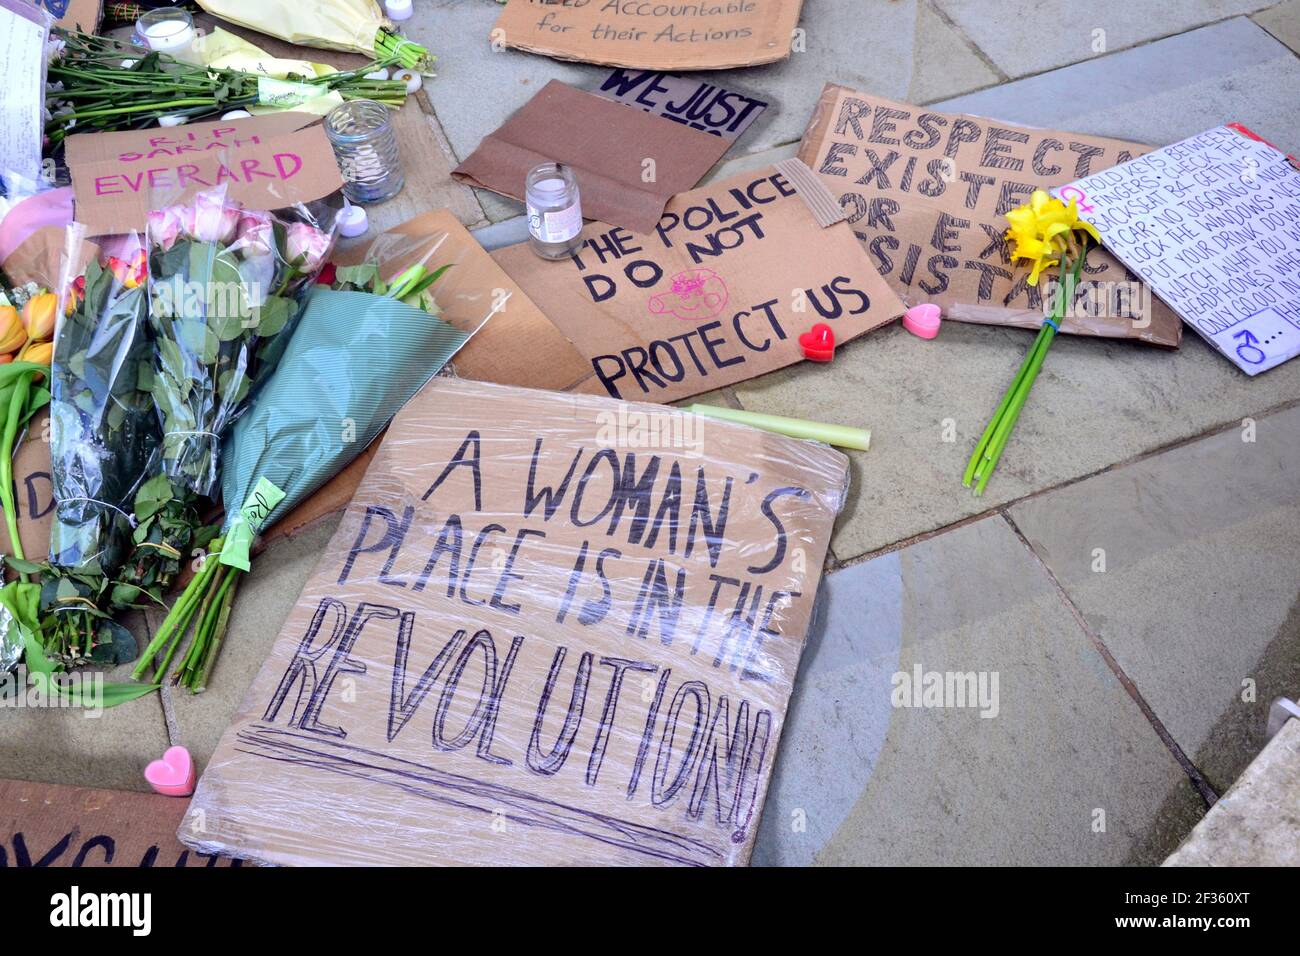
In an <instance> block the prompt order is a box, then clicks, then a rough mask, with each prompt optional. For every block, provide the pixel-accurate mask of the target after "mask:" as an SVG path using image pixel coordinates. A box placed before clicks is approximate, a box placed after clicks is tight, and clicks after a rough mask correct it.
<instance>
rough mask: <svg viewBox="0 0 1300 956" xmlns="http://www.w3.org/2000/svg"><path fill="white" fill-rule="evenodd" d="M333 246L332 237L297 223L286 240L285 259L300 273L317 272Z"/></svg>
mask: <svg viewBox="0 0 1300 956" xmlns="http://www.w3.org/2000/svg"><path fill="white" fill-rule="evenodd" d="M331 245H332V239H331V237H330V236H329V235H328V234H327V233H324V232H321V231H320V230H319V229H316V228H313V227H312V226H309V225H307V224H306V223H305V222H295V223H294V224H293V225H291V226H290V227H289V231H288V236H287V238H286V239H285V258H286V259H288V260H289V264H290V265H292V266H294V268H296V269H297V270H298V271H299V272H315V271H316V270H317V269H318V268H320V265H321V263H322V262H324V261H325V256H327V255H328V254H329V251H330V246H331Z"/></svg>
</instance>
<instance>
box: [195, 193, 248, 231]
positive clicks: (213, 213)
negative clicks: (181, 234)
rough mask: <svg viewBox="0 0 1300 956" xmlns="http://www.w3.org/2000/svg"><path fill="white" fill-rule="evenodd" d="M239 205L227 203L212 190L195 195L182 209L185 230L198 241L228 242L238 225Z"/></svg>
mask: <svg viewBox="0 0 1300 956" xmlns="http://www.w3.org/2000/svg"><path fill="white" fill-rule="evenodd" d="M239 211H240V210H239V207H238V206H233V205H230V204H228V203H227V202H226V201H225V197H223V196H221V195H218V194H214V193H212V192H201V193H199V194H198V195H196V196H195V197H194V199H193V201H192V202H191V204H190V206H189V207H188V208H187V209H186V210H185V211H184V213H183V219H182V224H183V225H184V226H185V231H186V232H188V233H189V234H190V235H191V236H193V237H194V238H195V239H197V240H198V241H199V242H222V243H225V242H229V241H230V240H231V239H232V238H234V235H235V228H236V227H237V226H238V225H239Z"/></svg>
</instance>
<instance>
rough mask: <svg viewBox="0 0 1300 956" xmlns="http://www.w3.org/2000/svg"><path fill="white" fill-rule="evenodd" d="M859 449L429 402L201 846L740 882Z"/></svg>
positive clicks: (292, 647) (283, 643)
mask: <svg viewBox="0 0 1300 956" xmlns="http://www.w3.org/2000/svg"><path fill="white" fill-rule="evenodd" d="M847 482H848V461H847V459H846V458H845V457H844V455H843V454H841V453H840V452H838V451H835V450H834V449H832V448H830V447H828V446H826V445H820V444H817V443H814V442H806V441H798V440H795V439H791V438H786V437H784V436H781V435H774V434H770V433H767V432H760V431H757V430H755V429H752V428H748V427H745V426H740V425H734V424H731V423H727V422H717V421H713V420H707V419H704V418H701V417H700V416H696V415H691V414H689V413H686V412H683V411H680V410H677V409H671V408H665V407H663V406H657V405H649V404H634V403H630V402H616V401H612V400H610V399H606V398H599V397H596V396H588V395H572V394H562V393H558V392H545V391H533V390H529V389H519V388H512V387H508V386H502V385H489V384H486V383H474V382H469V381H465V380H458V379H434V380H433V381H432V382H431V383H430V384H429V385H427V386H426V387H425V388H424V390H423V391H421V392H420V393H419V394H418V395H417V396H416V397H415V398H414V399H412V401H411V402H410V403H409V404H408V405H407V406H406V407H405V408H404V409H403V410H402V411H401V412H400V413H399V414H398V416H397V418H396V419H395V420H394V422H393V424H392V427H391V429H390V431H389V434H388V437H387V438H386V439H385V441H384V442H383V444H382V445H381V446H380V448H379V451H378V452H377V454H376V456H375V458H374V460H373V461H372V463H371V464H370V467H369V469H368V470H367V472H366V476H365V478H364V480H363V481H362V482H361V485H360V486H359V487H358V489H357V491H356V495H355V496H354V497H353V499H352V502H351V504H350V505H349V507H348V510H347V513H346V515H345V517H344V519H343V522H342V523H341V524H340V526H339V529H338V531H337V532H336V534H335V536H334V538H333V540H332V541H331V542H330V545H329V547H328V548H327V549H326V551H325V553H324V554H323V555H322V556H321V560H320V562H319V564H318V565H317V566H316V570H315V572H314V574H313V575H312V577H311V579H310V580H309V581H308V582H307V585H306V587H305V588H304V590H303V592H302V594H301V596H300V597H299V598H298V601H297V603H296V605H295V607H294V609H293V611H292V612H291V613H290V615H289V618H288V620H287V622H286V623H285V626H284V629H283V630H282V631H281V633H280V635H279V637H278V638H277V639H276V641H275V644H274V646H273V647H272V648H271V652H270V655H269V656H268V658H267V661H266V663H265V665H264V666H263V668H262V670H261V671H260V673H259V674H258V675H257V678H256V679H255V680H254V682H253V685H252V687H251V689H250V690H249V692H248V694H247V695H246V696H245V698H244V704H243V706H242V708H241V709H240V712H239V713H238V714H237V715H236V716H235V718H234V720H233V721H232V723H231V725H230V727H229V728H228V729H227V730H226V732H225V734H224V735H223V737H222V740H221V743H220V744H219V746H218V747H217V750H216V753H215V754H214V755H213V757H212V759H211V761H210V762H209V763H208V766H207V768H206V770H205V771H204V773H203V776H202V777H201V778H200V781H199V789H198V791H197V792H196V793H195V795H194V799H193V801H192V802H191V805H190V811H189V814H188V816H187V817H186V819H185V821H184V823H183V824H182V826H181V828H180V831H179V836H180V839H181V841H182V842H184V843H186V844H187V845H189V846H191V847H193V848H196V849H200V850H203V851H205V852H221V853H227V854H230V855H233V856H237V857H240V858H244V859H248V860H252V861H258V862H269V863H278V864H303V863H306V864H325V863H329V864H335V865H337V864H353V865H355V864H476V865H504V864H520V863H528V864H532V865H542V866H544V865H560V864H586V865H593V864H613V863H617V864H641V865H644V864H655V863H659V864H663V863H674V864H696V865H711V864H743V863H745V862H746V861H747V860H748V858H749V855H750V851H751V848H752V847H753V843H754V839H755V836H756V834H757V829H758V822H759V817H760V814H761V812H762V807H763V802H764V798H765V795H766V792H767V787H768V783H769V781H770V779H771V775H772V768H773V765H774V762H775V759H776V751H777V742H778V740H779V739H780V736H781V729H782V726H783V723H784V717H785V711H786V707H787V704H788V702H789V697H790V692H791V689H792V687H793V682H794V677H795V674H796V672H797V669H798V665H799V658H800V655H801V653H802V651H803V646H804V641H805V639H806V636H807V630H808V627H809V623H810V619H811V613H812V606H813V600H814V597H815V595H816V592H817V585H818V582H819V580H820V577H821V568H822V561H823V558H824V557H825V554H826V548H827V544H828V542H829V538H830V533H831V527H832V524H833V522H834V520H835V515H836V513H837V512H838V511H839V509H840V508H841V506H842V504H843V501H844V496H845V494H846V489H847Z"/></svg>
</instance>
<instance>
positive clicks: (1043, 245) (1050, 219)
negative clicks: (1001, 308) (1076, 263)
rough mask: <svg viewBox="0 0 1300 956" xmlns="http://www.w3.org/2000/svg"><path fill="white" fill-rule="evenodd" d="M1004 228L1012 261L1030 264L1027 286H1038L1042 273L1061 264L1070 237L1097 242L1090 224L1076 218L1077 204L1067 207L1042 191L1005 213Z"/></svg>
mask: <svg viewBox="0 0 1300 956" xmlns="http://www.w3.org/2000/svg"><path fill="white" fill-rule="evenodd" d="M1007 224H1008V227H1009V228H1008V229H1007V233H1006V238H1007V241H1008V242H1010V243H1011V244H1012V246H1011V256H1012V258H1013V259H1028V260H1029V261H1031V262H1032V263H1033V268H1032V269H1031V270H1030V272H1029V280H1028V281H1029V284H1030V285H1038V277H1039V276H1040V275H1041V274H1042V272H1043V270H1044V269H1046V268H1048V267H1050V266H1054V265H1056V264H1057V263H1058V262H1060V261H1061V254H1062V253H1064V252H1065V251H1066V249H1068V248H1069V243H1070V234H1071V233H1073V232H1076V231H1077V232H1084V233H1087V234H1088V235H1090V236H1092V238H1093V239H1094V240H1096V241H1098V242H1100V241H1101V237H1100V236H1099V235H1097V230H1096V229H1094V228H1093V227H1092V224H1091V223H1087V222H1084V221H1083V220H1082V219H1080V218H1079V204H1078V202H1077V201H1075V200H1074V199H1071V200H1070V204H1069V205H1068V206H1067V205H1066V204H1065V203H1063V202H1061V200H1059V199H1053V198H1052V197H1051V196H1049V195H1048V194H1047V192H1046V191H1045V190H1042V189H1035V190H1034V192H1033V195H1031V196H1030V197H1029V202H1027V203H1025V204H1024V205H1023V206H1017V207H1016V208H1015V209H1011V210H1009V211H1008V212H1007Z"/></svg>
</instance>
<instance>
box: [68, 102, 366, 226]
mask: <svg viewBox="0 0 1300 956" xmlns="http://www.w3.org/2000/svg"><path fill="white" fill-rule="evenodd" d="M316 119H317V117H314V116H311V115H309V114H306V113H292V112H287V113H276V114H269V115H267V116H259V117H254V118H252V119H242V120H230V121H219V122H213V123H195V124H193V125H187V126H183V127H178V128H176V129H148V130H131V131H127V132H117V133H93V134H87V135H81V136H72V137H69V138H68V141H67V155H68V167H69V169H70V170H71V173H72V188H73V195H74V198H75V200H76V208H77V220H78V221H79V222H84V223H85V224H86V226H87V230H88V234H89V235H91V236H96V235H103V234H106V233H119V232H124V231H128V230H131V229H143V228H144V226H145V221H146V219H147V216H148V212H149V210H150V209H151V208H157V207H159V206H162V205H170V204H172V203H175V202H179V201H181V200H183V199H185V198H186V197H187V196H188V195H190V194H191V193H193V192H195V191H197V190H200V189H208V188H211V187H213V186H223V185H224V186H226V187H227V188H228V190H229V195H230V197H231V198H232V199H235V200H238V201H239V202H242V203H243V204H244V205H246V206H250V207H252V208H258V209H279V208H282V207H284V206H288V205H292V204H293V203H296V202H309V201H311V200H313V199H319V198H321V197H322V196H326V195H328V194H330V193H332V192H334V191H335V190H337V189H339V188H340V187H341V186H342V178H341V177H340V175H339V171H338V166H337V165H336V164H335V162H334V154H333V151H332V150H331V149H330V147H329V141H328V139H327V138H326V136H325V132H324V130H323V129H322V128H321V127H320V125H319V124H316V125H309V124H312V123H314V121H315V120H316Z"/></svg>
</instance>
